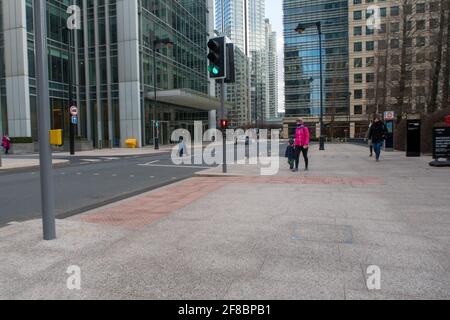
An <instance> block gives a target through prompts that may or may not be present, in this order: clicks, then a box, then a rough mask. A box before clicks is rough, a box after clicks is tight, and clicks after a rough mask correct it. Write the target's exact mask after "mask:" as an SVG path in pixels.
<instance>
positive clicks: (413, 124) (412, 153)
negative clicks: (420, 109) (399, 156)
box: [406, 120, 421, 157]
mask: <svg viewBox="0 0 450 320" xmlns="http://www.w3.org/2000/svg"><path fill="white" fill-rule="evenodd" d="M420 130H421V122H420V120H407V133H406V156H407V157H420V153H421V152H420V151H421V146H420Z"/></svg>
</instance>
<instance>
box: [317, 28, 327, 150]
mask: <svg viewBox="0 0 450 320" xmlns="http://www.w3.org/2000/svg"><path fill="white" fill-rule="evenodd" d="M317 31H318V32H319V51H320V53H319V56H320V150H322V151H323V150H325V139H324V137H323V131H324V130H323V129H324V127H323V58H322V24H321V22H320V21H319V22H317Z"/></svg>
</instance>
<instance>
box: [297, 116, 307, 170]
mask: <svg viewBox="0 0 450 320" xmlns="http://www.w3.org/2000/svg"><path fill="white" fill-rule="evenodd" d="M309 138H310V134H309V129H308V128H307V127H305V124H304V121H303V119H302V118H299V119H298V120H297V128H296V129H295V142H294V144H295V169H294V171H298V167H299V163H300V154H302V155H303V159H304V160H305V171H308V165H309V159H308V150H309Z"/></svg>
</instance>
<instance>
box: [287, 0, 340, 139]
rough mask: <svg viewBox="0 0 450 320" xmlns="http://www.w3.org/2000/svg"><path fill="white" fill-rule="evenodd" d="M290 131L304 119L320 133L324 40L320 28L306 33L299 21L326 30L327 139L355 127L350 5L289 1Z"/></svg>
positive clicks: (315, 0) (324, 0)
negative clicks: (351, 104)
mask: <svg viewBox="0 0 450 320" xmlns="http://www.w3.org/2000/svg"><path fill="white" fill-rule="evenodd" d="M283 10H284V40H285V87H286V88H285V100H286V101H285V103H286V116H285V127H286V126H287V127H288V128H289V133H290V134H292V131H293V130H294V127H295V121H296V119H297V118H298V117H304V118H305V120H306V122H307V123H308V125H309V126H310V127H312V128H313V130H312V132H313V133H316V132H317V131H316V128H317V127H318V122H319V115H320V57H319V53H320V51H319V36H318V30H317V28H316V27H315V26H312V27H309V28H307V29H306V30H305V32H304V33H303V34H298V33H296V32H295V29H296V27H297V25H298V24H299V23H302V24H308V23H316V22H318V21H320V22H321V24H322V32H323V37H322V40H323V50H322V53H323V89H324V92H323V98H324V114H325V119H324V122H325V124H326V128H325V130H326V131H325V133H324V134H325V135H327V136H344V134H345V133H344V132H345V131H348V128H349V119H348V117H349V83H348V1H347V0H332V1H330V0H284V4H283Z"/></svg>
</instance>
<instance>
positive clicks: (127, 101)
mask: <svg viewBox="0 0 450 320" xmlns="http://www.w3.org/2000/svg"><path fill="white" fill-rule="evenodd" d="M138 23H139V16H138V1H137V0H118V1H117V33H118V34H117V37H118V38H117V40H118V52H119V57H118V60H119V61H118V62H119V91H120V102H119V103H120V135H121V146H125V140H127V139H128V138H135V139H137V141H138V147H141V146H142V137H141V127H142V124H141V123H142V122H141V98H140V82H139V74H140V73H139V72H140V71H139V70H140V67H139V66H140V61H139V25H138Z"/></svg>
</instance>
